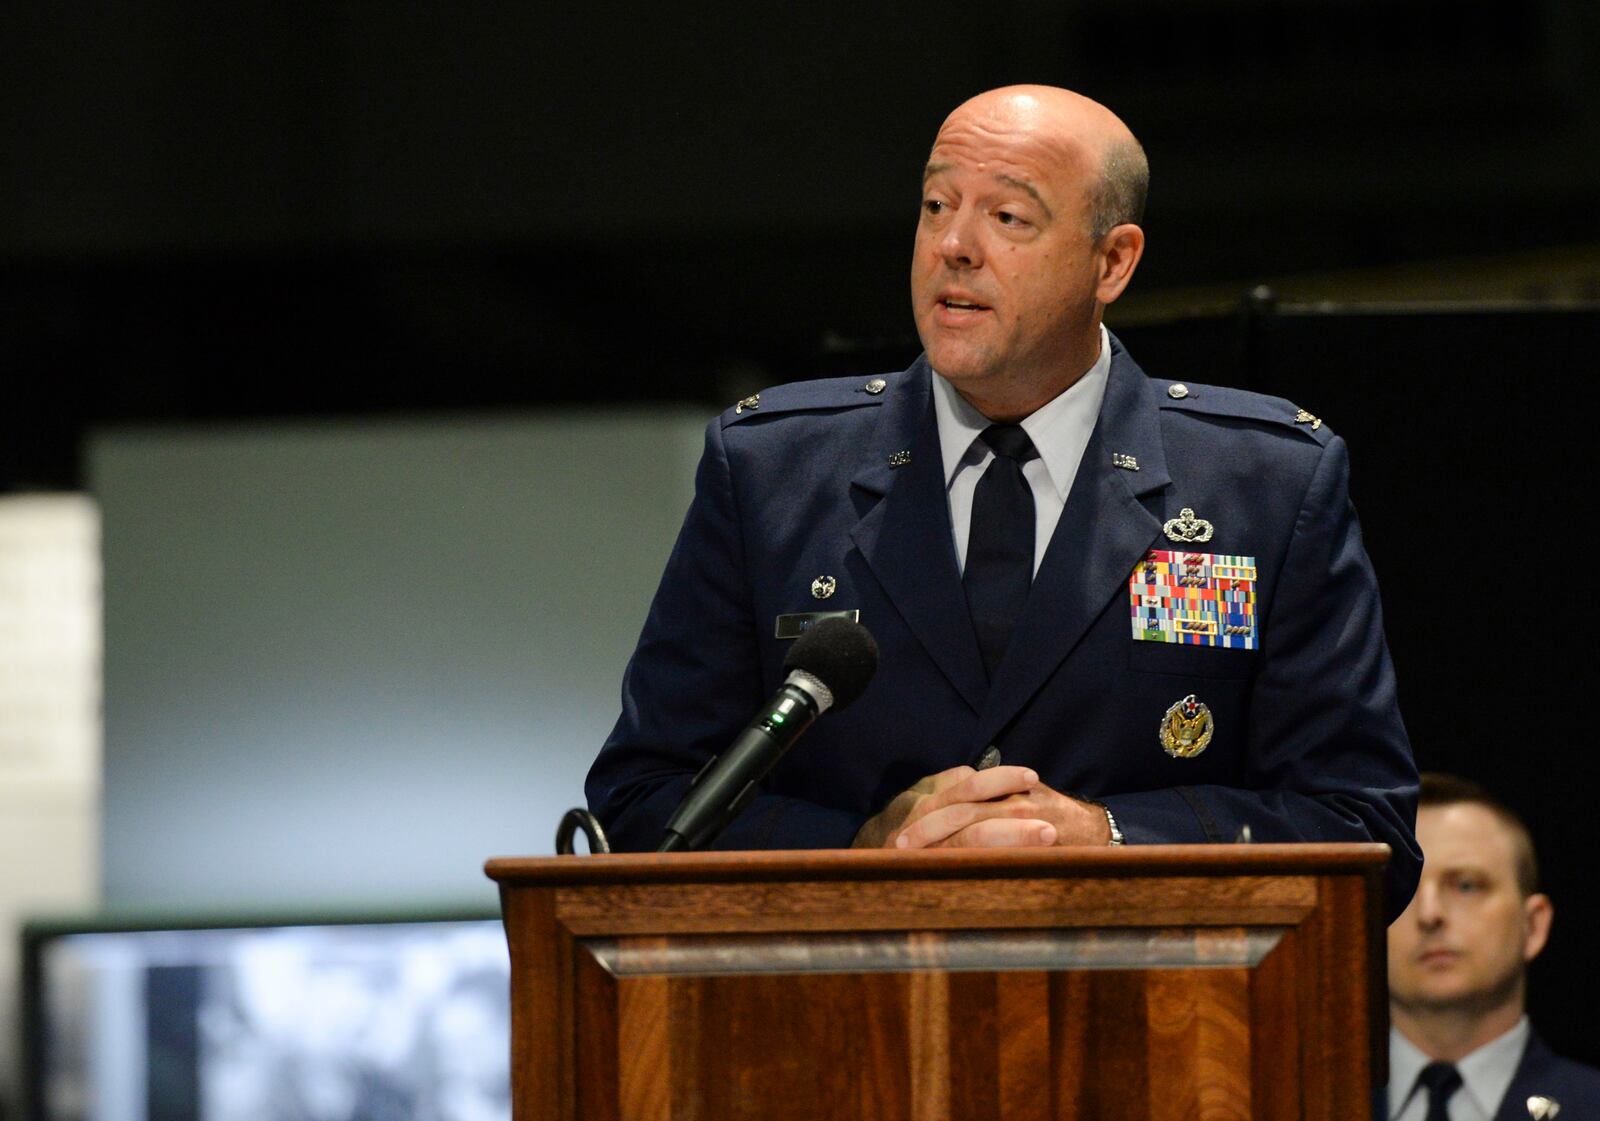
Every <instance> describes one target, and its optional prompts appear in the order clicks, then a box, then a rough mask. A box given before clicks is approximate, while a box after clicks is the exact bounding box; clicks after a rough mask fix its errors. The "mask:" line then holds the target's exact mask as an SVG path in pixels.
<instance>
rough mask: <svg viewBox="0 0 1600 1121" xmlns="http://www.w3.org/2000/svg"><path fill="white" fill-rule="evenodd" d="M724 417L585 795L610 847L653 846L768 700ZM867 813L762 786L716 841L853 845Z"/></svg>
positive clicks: (714, 429) (721, 844) (709, 436)
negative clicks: (709, 766) (707, 768)
mask: <svg viewBox="0 0 1600 1121" xmlns="http://www.w3.org/2000/svg"><path fill="white" fill-rule="evenodd" d="M742 532H743V529H742V526H741V524H740V519H739V509H738V500H737V496H736V494H735V489H734V481H733V478H732V474H731V472H730V470H729V465H728V456H727V450H726V447H725V446H724V443H723V436H722V427H721V422H720V421H717V420H714V421H712V422H711V424H710V425H709V426H708V427H707V429H706V445H705V451H704V454H703V455H702V456H701V459H700V466H699V468H698V470H697V471H696V474H695V497H694V501H693V503H692V504H691V505H690V508H689V513H688V516H687V517H686V518H685V520H684V524H683V528H682V529H681V530H680V531H679V534H678V540H677V543H676V544H675V545H674V546H673V550H672V556H671V558H670V559H669V560H668V561H667V566H666V570H665V571H664V572H663V573H662V577H661V584H660V586H659V587H658V588H657V589H656V595H655V599H654V601H653V602H652V603H651V606H650V613H649V615H648V617H647V618H646V620H645V625H644V631H643V633H642V634H641V635H640V637H639V644H638V646H637V647H636V648H635V649H634V652H633V657H632V658H631V659H630V660H629V662H628V668H627V672H626V673H625V674H624V675H623V680H622V713H621V715H620V716H619V717H618V719H617V723H616V726H615V727H614V728H613V729H612V731H611V735H610V737H609V738H608V739H607V740H606V743H605V746H604V747H603V748H601V750H600V754H599V757H598V758H597V759H596V760H595V762H594V765H593V766H592V767H591V768H590V770H589V776H588V779H587V781H586V782H585V784H584V791H585V794H586V796H587V798H588V801H589V808H590V810H591V811H592V812H593V813H594V814H595V816H597V817H598V818H599V819H600V821H601V824H602V825H603V826H604V827H605V829H606V832H607V835H608V837H609V839H610V841H611V844H612V847H613V848H615V849H618V850H623V851H650V850H653V849H654V848H655V847H656V845H657V844H658V843H659V842H660V840H661V836H662V833H663V832H664V830H665V829H666V824H667V819H668V818H669V817H671V815H672V811H673V810H674V809H675V808H676V807H677V805H678V803H679V802H680V801H681V800H682V799H683V796H684V795H685V794H686V793H687V792H688V790H689V785H690V783H691V782H692V781H693V779H694V776H695V775H696V774H697V773H698V772H699V771H700V769H701V767H702V766H704V765H705V763H706V762H707V761H708V760H709V759H711V758H712V757H714V756H716V755H718V754H720V753H721V752H722V751H723V750H724V749H725V748H726V747H727V746H728V744H729V743H731V742H732V741H733V739H734V737H735V736H737V735H738V734H739V732H740V730H741V729H742V728H743V727H744V725H745V724H746V723H747V722H748V721H749V720H750V719H751V718H752V717H753V716H754V715H755V712H756V708H757V706H758V705H760V704H761V703H762V701H764V700H765V699H766V697H765V695H764V693H763V689H764V686H763V683H762V680H761V666H760V658H759V649H758V641H757V640H758V635H757V632H756V623H755V612H754V605H753V602H752V599H751V596H752V587H753V584H752V581H751V580H750V578H749V574H748V573H747V572H746V567H745V561H746V555H745V550H744V548H743V543H742ZM865 820H866V819H865V818H864V817H857V816H856V815H854V814H849V813H845V812H842V811H838V810H833V809H828V808H825V807H822V806H819V805H815V804H813V803H810V802H805V801H801V800H799V799H795V798H787V797H780V796H777V795H772V794H767V793H761V794H758V795H757V796H756V798H755V799H754V800H752V801H751V803H750V804H749V805H748V806H746V807H745V809H744V811H743V812H742V813H741V814H740V815H739V816H738V818H737V819H735V820H734V821H733V822H732V823H731V824H730V825H729V827H728V829H727V830H726V831H725V832H724V833H723V834H722V836H721V837H720V838H718V840H717V841H716V842H715V843H714V844H713V846H712V847H714V848H719V849H773V848H847V847H849V845H850V843H851V842H852V841H853V840H854V839H855V835H856V831H857V830H858V829H860V827H861V825H862V824H863V822H864V821H865Z"/></svg>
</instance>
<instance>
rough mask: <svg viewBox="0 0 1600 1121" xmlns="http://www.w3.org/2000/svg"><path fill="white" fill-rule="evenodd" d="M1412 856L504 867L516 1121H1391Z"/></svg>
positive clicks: (1203, 853) (787, 859)
mask: <svg viewBox="0 0 1600 1121" xmlns="http://www.w3.org/2000/svg"><path fill="white" fill-rule="evenodd" d="M1388 851H1389V850H1388V847H1387V846H1385V845H1183V846H1138V847H1135V846H1129V847H1126V848H1104V849H1090V850H1074V849H1051V850H1046V851H1043V852H1036V851H1019V850H1007V851H1000V852H989V851H975V850H963V851H950V850H941V851H935V852H915V853H902V852H865V851H863V852H854V851H827V852H770V853H748V852H744V853H690V854H679V855H672V856H654V855H650V856H566V857H545V858H520V859H519V858H506V859H496V860H491V861H489V863H488V866H487V872H488V874H489V876H490V877H491V878H493V879H494V880H496V881H497V882H498V883H499V885H500V894H501V901H502V905H503V908H504V916H505V925H506V934H507V938H508V940H509V942H510V947H511V997H512V1033H511V1034H512V1038H511V1059H512V1098H513V1106H514V1116H515V1118H516V1119H517V1121H556V1119H561V1121H568V1119H571V1121H578V1119H582V1121H602V1119H622V1121H743V1119H746V1118H749V1119H752V1121H754V1119H757V1118H759V1119H762V1121H787V1119H791V1118H792V1119H796V1121H800V1119H804V1121H880V1119H881V1121H887V1119H901V1118H903V1119H906V1121H988V1119H991V1118H992V1119H999V1121H1035V1119H1038V1121H1044V1119H1054V1118H1082V1119H1086V1121H1124V1119H1127V1121H1136V1119H1144V1118H1151V1119H1155V1118H1161V1119H1166V1118H1171V1119H1174V1121H1177V1119H1180V1118H1181V1119H1193V1121H1222V1119H1225V1118H1252V1119H1255V1121H1294V1119H1306V1121H1311V1119H1316V1121H1335V1119H1337V1121H1366V1119H1367V1118H1368V1117H1369V1116H1370V1110H1371V1101H1372V1098H1371V1090H1370V1087H1371V1085H1372V1082H1373V1078H1374V1076H1375V1075H1378V1076H1381V1075H1382V1074H1383V1065H1384V1062H1385V1059H1386V1056H1387V1048H1386V1040H1385V1036H1384V1024H1385V1015H1386V1008H1387V1005H1386V1001H1385V999H1384V993H1383V981H1384V967H1383V958H1382V956H1381V955H1382V953H1383V949H1382V947H1383V896H1382V885H1381V873H1382V870H1383V865H1384V862H1385V861H1386V859H1387V857H1388Z"/></svg>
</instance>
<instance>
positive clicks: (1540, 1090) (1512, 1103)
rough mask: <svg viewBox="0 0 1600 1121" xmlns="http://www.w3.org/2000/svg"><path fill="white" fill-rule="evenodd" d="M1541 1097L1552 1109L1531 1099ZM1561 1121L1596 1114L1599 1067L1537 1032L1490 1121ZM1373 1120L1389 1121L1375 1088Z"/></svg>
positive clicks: (1385, 1102) (1384, 1097) (1382, 1092)
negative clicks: (1566, 1054)
mask: <svg viewBox="0 0 1600 1121" xmlns="http://www.w3.org/2000/svg"><path fill="white" fill-rule="evenodd" d="M1537 1098H1545V1099H1547V1100H1548V1102H1550V1103H1553V1104H1554V1105H1555V1107H1556V1112H1555V1113H1552V1112H1550V1111H1549V1107H1548V1106H1547V1105H1544V1103H1540V1102H1538V1101H1536V1100H1534V1099H1537ZM1541 1107H1542V1108H1543V1109H1544V1113H1543V1114H1542V1116H1544V1117H1547V1118H1553V1117H1555V1116H1556V1113H1559V1114H1560V1115H1561V1118H1562V1119H1563V1121H1583V1119H1584V1118H1597V1117H1600V1070H1596V1069H1595V1068H1594V1067H1591V1066H1585V1065H1584V1064H1583V1063H1575V1062H1573V1061H1572V1060H1571V1059H1563V1058H1562V1057H1561V1056H1560V1055H1557V1054H1556V1053H1555V1052H1554V1051H1552V1050H1550V1048H1548V1047H1546V1046H1545V1045H1544V1041H1543V1040H1541V1039H1540V1038H1539V1036H1538V1034H1537V1033H1535V1034H1532V1035H1529V1036H1528V1046H1527V1047H1526V1048H1524V1050H1523V1052H1522V1060H1521V1062H1519V1063H1518V1064H1517V1073H1516V1075H1515V1076H1514V1077H1513V1078H1512V1079H1511V1085H1510V1086H1509V1087H1508V1088H1507V1089H1506V1096H1505V1097H1503V1098H1501V1099H1500V1108H1499V1109H1498V1110H1496V1111H1495V1115H1494V1121H1529V1119H1530V1118H1533V1117H1536V1116H1540V1114H1539V1112H1538V1111H1539V1109H1540V1108H1541ZM1372 1116H1373V1121H1389V1092H1388V1090H1387V1089H1385V1088H1383V1087H1379V1088H1378V1089H1377V1090H1375V1091H1374V1092H1373V1095H1372Z"/></svg>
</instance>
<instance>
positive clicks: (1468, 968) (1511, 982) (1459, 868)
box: [1389, 802, 1550, 1012]
mask: <svg viewBox="0 0 1600 1121" xmlns="http://www.w3.org/2000/svg"><path fill="white" fill-rule="evenodd" d="M1417 843H1418V844H1420V845H1421V846H1422V860H1423V864H1422V882H1421V883H1420V884H1419V885H1418V886H1417V894H1416V895H1415V896H1414V897H1413V898H1412V900H1411V905H1410V906H1409V907H1407V908H1406V910H1405V913H1404V914H1402V915H1401V916H1400V917H1399V919H1397V920H1396V921H1395V923H1394V925H1393V926H1391V927H1390V928H1389V996H1390V999H1391V1000H1392V1001H1394V1002H1395V1003H1396V1004H1397V1005H1400V1006H1401V1007H1404V1008H1407V1009H1410V1010H1414V1011H1419V1012H1426V1011H1442V1010H1446V1009H1468V1010H1478V1009H1482V1010H1488V1009H1491V1008H1495V1007H1498V1006H1500V1005H1503V1004H1504V1003H1506V1002H1507V1001H1508V1000H1511V999H1514V998H1520V994H1521V991H1522V990H1521V985H1522V975H1523V969H1524V967H1525V966H1526V964H1527V963H1528V962H1530V961H1532V960H1533V958H1534V957H1535V956H1536V955H1537V954H1538V953H1539V951H1540V950H1541V949H1543V948H1544V941H1545V936H1546V934H1547V933H1548V931H1549V921H1550V912H1549V907H1550V904H1549V900H1547V899H1546V898H1545V897H1544V896H1542V895H1532V896H1528V897H1527V898H1524V897H1523V895H1522V891H1521V889H1520V888H1519V886H1518V884H1517V874H1516V851H1517V850H1516V841H1515V840H1514V838H1513V836H1512V833H1511V832H1510V830H1508V829H1507V828H1506V826H1505V825H1504V824H1503V823H1502V822H1501V820H1500V818H1498V817H1497V816H1496V815H1495V814H1494V813H1493V812H1491V811H1490V810H1488V809H1486V808H1484V807H1483V806H1479V805H1475V804H1472V803H1467V802H1461V803H1455V804H1452V805H1444V806H1424V807H1422V809H1420V810H1419V811H1418V812H1417Z"/></svg>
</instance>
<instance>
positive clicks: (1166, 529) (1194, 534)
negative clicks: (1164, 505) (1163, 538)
mask: <svg viewBox="0 0 1600 1121" xmlns="http://www.w3.org/2000/svg"><path fill="white" fill-rule="evenodd" d="M1161 532H1163V533H1165V534H1166V535H1167V540H1169V541H1182V542H1184V543H1185V544H1187V543H1188V542H1190V541H1199V542H1201V543H1204V542H1207V541H1210V540H1211V532H1212V526H1211V523H1210V522H1208V521H1206V520H1205V519H1204V518H1197V517H1195V516H1194V511H1193V510H1191V509H1189V507H1187V506H1185V507H1184V508H1183V509H1182V510H1180V511H1179V512H1178V516H1177V517H1175V518H1172V519H1170V520H1168V521H1167V522H1166V524H1165V525H1163V526H1162V527H1161Z"/></svg>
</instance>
